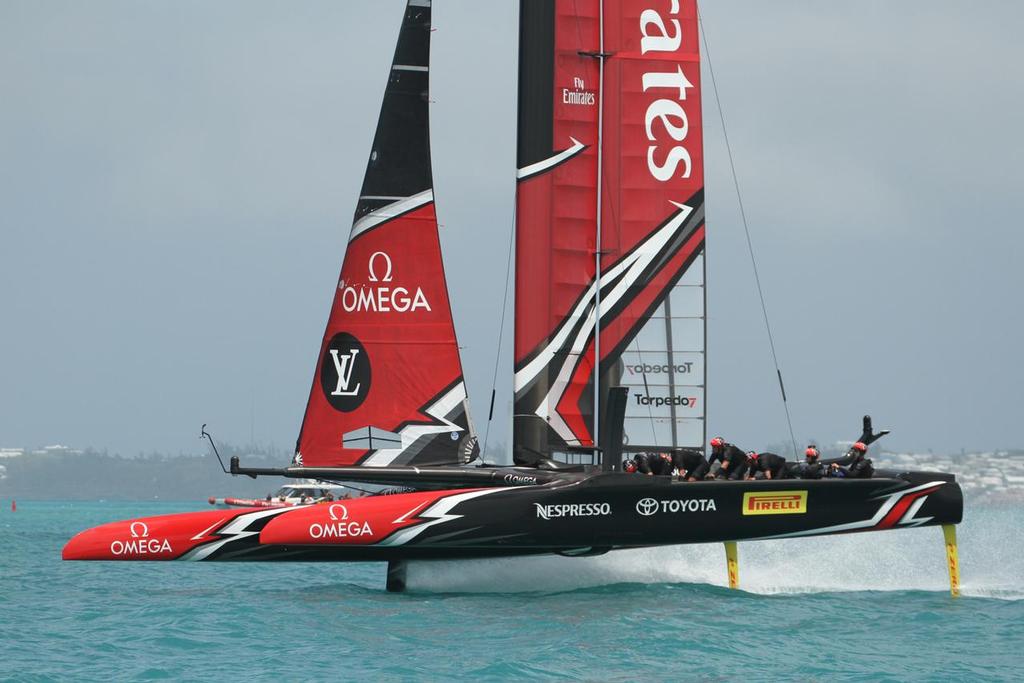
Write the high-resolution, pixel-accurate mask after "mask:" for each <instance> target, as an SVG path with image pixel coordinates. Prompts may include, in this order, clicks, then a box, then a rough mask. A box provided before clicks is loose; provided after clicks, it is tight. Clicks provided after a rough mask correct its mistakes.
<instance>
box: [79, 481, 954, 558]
mask: <svg viewBox="0 0 1024 683" xmlns="http://www.w3.org/2000/svg"><path fill="white" fill-rule="evenodd" d="M962 515H963V496H962V493H961V490H960V487H959V486H958V485H957V484H956V483H955V481H954V480H953V478H952V477H951V476H950V475H942V474H933V473H907V474H901V475H898V476H892V477H876V478H873V479H865V480H828V479H825V480H818V481H804V480H780V481H743V482H721V481H714V482H697V483H686V482H678V481H672V480H670V479H669V478H668V477H646V476H642V475H626V474H618V473H609V474H601V473H596V474H591V475H584V476H579V475H577V476H576V477H571V478H569V477H567V478H566V480H564V481H556V482H553V483H549V484H546V485H536V486H519V487H494V488H479V489H465V488H463V489H453V490H442V491H421V492H414V493H405V494H398V495H390V496H373V497H368V498H362V499H358V500H351V501H345V502H344V503H332V504H328V503H324V504H320V505H312V506H303V507H296V508H278V509H245V510H218V511H205V512H195V513H182V514H177V515H165V516H161V517H150V518H142V519H135V520H126V521H122V522H114V523H111V524H106V525H102V526H99V527H96V528H94V529H90V530H88V531H84V532H82V533H80V534H78V535H77V536H75V537H74V538H72V539H71V540H70V541H69V542H68V544H67V546H65V548H64V553H63V556H64V559H68V560H217V561H289V560H290V561H384V560H389V561H394V560H418V559H466V558H475V557H495V556H514V555H533V554H545V553H561V554H567V555H582V554H596V553H601V552H605V551H608V550H614V549H622V548H636V547H648V546H659V545H677V544H686V543H708V542H718V541H741V540H743V541H745V540H758V539H769V538H782V537H797V536H818V535H828V534H837V533H853V532H862V531H879V530H884V529H899V528H906V527H914V526H927V525H939V524H957V523H959V522H960V520H961V518H962Z"/></svg>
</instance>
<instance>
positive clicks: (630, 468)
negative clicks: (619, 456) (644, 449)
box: [622, 460, 636, 474]
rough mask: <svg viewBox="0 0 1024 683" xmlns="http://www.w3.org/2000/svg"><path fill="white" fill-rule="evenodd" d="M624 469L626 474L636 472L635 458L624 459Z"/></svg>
mask: <svg viewBox="0 0 1024 683" xmlns="http://www.w3.org/2000/svg"><path fill="white" fill-rule="evenodd" d="M622 471H623V472H625V473H626V474H634V473H636V462H634V461H633V460H623V461H622Z"/></svg>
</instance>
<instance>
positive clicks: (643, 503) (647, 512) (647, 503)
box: [636, 498, 658, 517]
mask: <svg viewBox="0 0 1024 683" xmlns="http://www.w3.org/2000/svg"><path fill="white" fill-rule="evenodd" d="M636 511H637V512H639V513H640V514H641V515H643V516H644V517H650V516H651V515H653V514H654V513H655V512H657V511H658V501H656V500H654V499H653V498H641V499H640V500H638V501H637V502H636Z"/></svg>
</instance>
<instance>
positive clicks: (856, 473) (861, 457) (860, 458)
mask: <svg viewBox="0 0 1024 683" xmlns="http://www.w3.org/2000/svg"><path fill="white" fill-rule="evenodd" d="M850 453H851V454H852V455H853V461H852V462H851V463H850V465H849V467H847V468H845V469H846V476H847V477H850V478H853V479H870V478H871V475H873V474H874V473H875V467H874V465H873V464H872V463H871V460H870V459H869V458H868V457H867V454H868V447H867V444H865V443H864V442H863V441H858V442H857V443H855V444H853V446H852V447H851V448H850Z"/></svg>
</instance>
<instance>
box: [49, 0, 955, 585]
mask: <svg viewBox="0 0 1024 683" xmlns="http://www.w3.org/2000/svg"><path fill="white" fill-rule="evenodd" d="M430 17H431V2H430V0H408V3H407V5H406V8H405V13H404V17H403V19H402V23H401V29H400V32H399V36H398V44H397V48H396V50H395V54H394V59H393V61H392V64H391V68H390V72H389V74H388V79H387V87H386V90H385V93H384V101H383V104H382V107H381V111H380V117H379V120H378V124H377V129H376V133H375V135H374V139H373V146H372V151H371V153H370V158H369V162H368V163H367V166H366V173H365V177H364V180H363V185H362V190H361V192H360V195H359V200H358V203H357V206H356V211H355V219H354V222H353V225H352V229H351V235H350V238H349V242H348V247H347V250H346V253H345V256H344V260H343V263H342V268H341V274H340V277H339V279H338V283H337V287H336V290H335V292H334V301H333V306H332V308H331V311H330V315H329V317H328V321H327V328H326V330H325V332H324V335H323V339H322V341H321V343H320V348H319V353H318V355H317V360H316V368H315V371H314V377H313V382H312V387H311V388H310V392H309V399H308V403H307V407H306V412H305V416H304V418H303V421H302V425H301V429H300V431H299V436H298V440H297V444H296V449H295V455H294V458H293V461H292V462H291V463H290V464H289V465H288V466H285V467H281V468H247V467H244V466H243V465H242V464H241V463H240V462H239V460H238V458H232V460H231V464H230V471H231V472H232V473H233V474H236V475H249V476H253V477H258V476H278V477H291V478H298V479H315V480H319V481H334V482H341V481H348V482H365V483H370V484H380V485H387V486H399V487H406V488H408V489H409V492H407V493H398V494H396V495H387V496H368V497H364V498H360V499H358V500H347V501H344V502H338V501H335V502H330V503H325V504H316V505H306V506H298V507H283V508H267V509H260V508H245V509H237V510H207V511H203V512H192V513H184V514H174V515H164V516H159V517H149V518H141V519H130V520H125V521H121V522H114V523H110V524H104V525H102V526H99V527H96V528H93V529H90V530H87V531H84V532H82V533H80V534H78V535H77V536H75V537H74V538H72V539H71V540H70V541H69V542H68V544H67V545H66V546H65V548H64V552H63V556H64V558H65V559H69V560H204V561H232V560H238V561H242V560H246V561H286V560H294V561H382V562H385V561H386V562H388V563H389V564H388V579H387V587H388V589H389V590H402V589H403V588H404V586H405V575H406V563H407V562H409V561H411V560H420V559H433V560H438V559H449V560H452V559H464V558H477V557H500V556H518V555H535V554H559V555H564V556H584V555H597V554H601V553H606V552H609V551H612V550H621V549H628V548H638V547H649V546H659V545H672V544H686V543H708V542H721V543H725V548H726V558H727V568H728V576H729V583H730V585H731V586H735V585H736V584H737V580H738V577H737V572H738V564H737V554H736V542H737V541H747V540H758V539H774V538H793V537H804V536H818V535H825V534H839V533H848V532H863V531H879V530H883V529H900V528H908V527H918V526H927V525H943V527H944V529H945V532H946V545H947V552H948V559H949V570H950V579H951V585H952V588H953V591H954V594H956V591H957V590H958V589H957V565H956V546H955V526H954V525H956V524H958V523H959V522H960V521H961V517H962V513H963V498H962V494H961V490H960V487H959V486H958V485H957V483H956V481H955V478H954V477H953V476H952V475H949V474H940V473H934V472H903V471H886V470H878V471H876V472H875V474H874V476H873V477H871V478H868V479H822V480H792V479H784V480H768V481H763V480H753V481H707V482H704V481H701V482H686V481H680V480H678V479H675V478H672V477H668V476H653V477H649V476H642V475H638V474H630V473H626V472H624V471H622V467H621V465H620V461H621V458H622V456H623V454H624V453H632V452H639V451H653V452H666V451H671V450H672V449H677V448H693V449H701V450H703V448H704V444H705V443H706V442H707V433H706V428H705V389H706V386H707V382H706V366H705V339H706V317H705V301H706V297H705V269H706V261H705V230H706V225H705V205H704V150H703V139H702V130H703V125H702V115H701V92H702V91H701V73H700V50H699V45H698V39H699V28H698V15H697V7H696V1H695V0H657V1H656V0H603V1H601V0H594V1H592V2H584V3H579V2H574V1H570V0H523V1H522V2H521V6H520V25H519V91H518V150H517V155H518V164H517V165H518V170H517V197H516V215H515V219H516V220H515V277H514V288H515V307H514V313H515V323H514V325H515V331H514V340H515V341H514V380H513V387H514V415H513V453H512V458H513V462H514V464H513V465H511V466H494V465H486V464H480V463H476V462H475V461H477V460H478V457H479V447H478V445H477V437H476V433H475V430H474V427H473V423H472V421H471V420H470V415H469V406H468V401H467V394H466V385H465V382H464V379H463V371H462V363H461V359H460V356H459V347H458V343H457V339H456V332H455V326H454V324H453V320H452V314H451V306H450V302H449V292H448V288H447V285H446V282H445V274H444V266H443V263H442V254H441V246H440V240H439V237H438V229H437V219H436V215H435V208H434V190H433V180H432V172H431V160H430V136H429V125H428V121H429V117H428V110H429V100H428V91H429V75H430V62H429V53H430V36H431V20H430ZM492 410H493V395H492ZM877 436H879V435H878V434H872V431H871V427H870V424H869V423H868V424H866V425H865V435H864V436H863V437H862V438H863V439H868V440H871V439H873V438H877Z"/></svg>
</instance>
